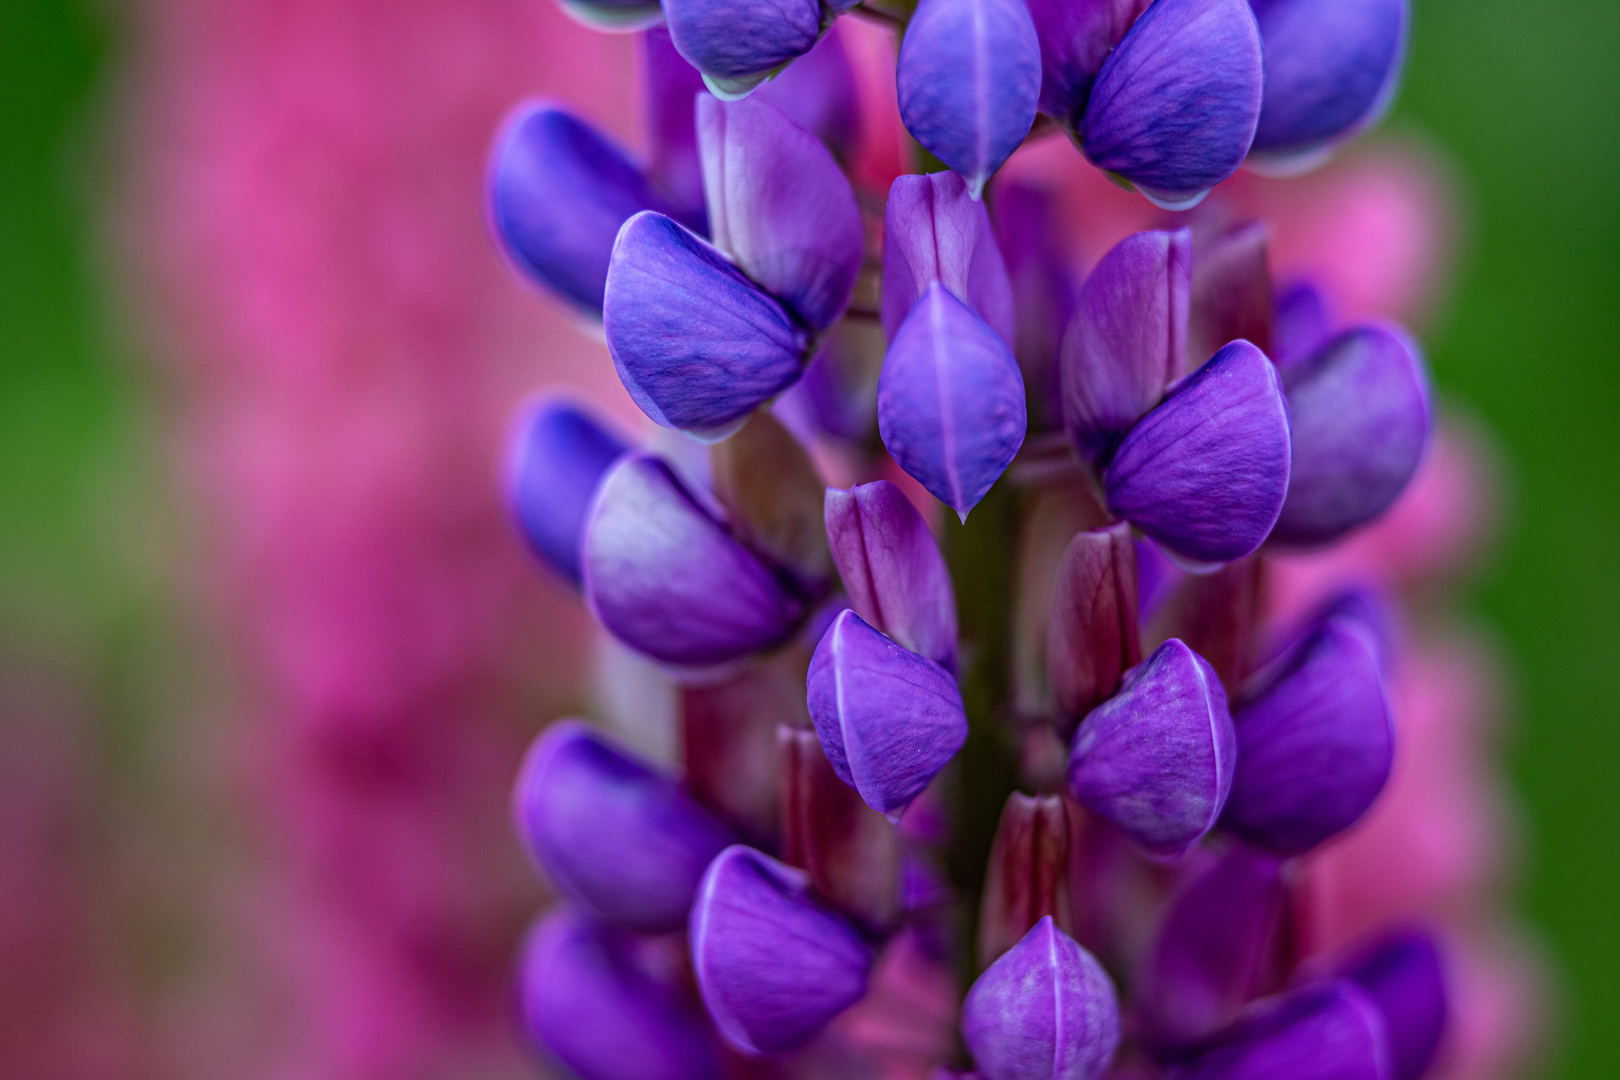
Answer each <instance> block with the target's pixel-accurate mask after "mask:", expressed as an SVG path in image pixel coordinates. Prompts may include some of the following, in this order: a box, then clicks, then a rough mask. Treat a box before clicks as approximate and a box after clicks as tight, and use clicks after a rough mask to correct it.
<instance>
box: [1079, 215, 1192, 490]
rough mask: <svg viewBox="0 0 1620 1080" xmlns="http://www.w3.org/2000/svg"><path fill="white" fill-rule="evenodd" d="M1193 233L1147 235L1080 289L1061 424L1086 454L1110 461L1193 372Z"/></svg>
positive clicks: (1128, 243)
mask: <svg viewBox="0 0 1620 1080" xmlns="http://www.w3.org/2000/svg"><path fill="white" fill-rule="evenodd" d="M1191 268H1192V234H1191V233H1190V232H1188V231H1187V230H1186V229H1178V230H1176V231H1175V232H1142V233H1137V234H1136V235H1135V236H1127V237H1126V238H1125V239H1124V240H1121V241H1120V242H1119V243H1118V244H1116V245H1114V247H1113V249H1112V250H1111V251H1109V252H1108V254H1107V255H1104V256H1103V258H1102V261H1101V262H1099V263H1098V264H1097V266H1096V268H1095V269H1093V270H1092V271H1091V276H1090V277H1088V278H1086V282H1085V284H1084V285H1082V286H1081V287H1080V296H1079V300H1078V301H1077V303H1076V305H1075V312H1074V318H1073V319H1072V320H1071V321H1070V322H1069V329H1068V331H1067V333H1065V335H1064V338H1063V352H1062V360H1061V369H1060V370H1061V372H1062V386H1063V423H1064V427H1065V429H1066V430H1067V431H1068V433H1069V439H1070V441H1072V442H1073V443H1074V446H1075V449H1076V450H1078V451H1079V452H1080V455H1081V456H1082V457H1084V458H1086V459H1088V460H1090V461H1094V462H1101V461H1106V460H1107V459H1108V457H1109V456H1110V455H1112V454H1113V452H1114V449H1115V448H1116V447H1117V446H1118V445H1119V442H1120V440H1121V439H1123V438H1124V437H1125V433H1126V432H1127V431H1129V430H1130V429H1131V427H1132V425H1134V424H1135V423H1136V422H1137V421H1138V420H1140V419H1141V418H1142V417H1144V416H1146V415H1147V414H1148V412H1149V410H1151V409H1152V408H1153V407H1154V406H1155V405H1157V404H1158V403H1159V400H1160V398H1162V397H1163V396H1164V391H1165V387H1167V386H1169V385H1170V384H1171V383H1172V382H1174V381H1175V380H1176V379H1179V378H1180V377H1181V375H1182V373H1183V372H1184V371H1185V370H1186V365H1187V305H1188V299H1189V290H1190V282H1191V273H1192V270H1191Z"/></svg>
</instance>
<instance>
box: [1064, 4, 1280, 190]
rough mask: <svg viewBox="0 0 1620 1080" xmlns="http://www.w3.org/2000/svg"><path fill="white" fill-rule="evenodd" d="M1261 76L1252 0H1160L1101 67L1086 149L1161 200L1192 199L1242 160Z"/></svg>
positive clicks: (1089, 112)
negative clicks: (1250, 8) (1250, 1)
mask: <svg viewBox="0 0 1620 1080" xmlns="http://www.w3.org/2000/svg"><path fill="white" fill-rule="evenodd" d="M1261 80H1262V76H1261V60H1260V32H1259V30H1258V28H1257V27H1256V26H1255V21H1254V13H1253V12H1252V11H1250V10H1249V4H1248V0H1158V2H1157V3H1155V4H1153V6H1151V7H1149V8H1148V9H1147V11H1146V12H1145V13H1144V14H1143V15H1142V17H1141V18H1140V19H1137V20H1136V24H1135V25H1134V26H1132V27H1131V29H1130V32H1129V33H1127V34H1126V35H1125V40H1124V41H1122V42H1120V44H1119V48H1117V49H1115V50H1114V51H1113V53H1112V54H1111V55H1110V56H1109V57H1108V59H1107V61H1105V62H1104V63H1103V66H1102V71H1101V72H1100V73H1099V74H1098V76H1097V82H1096V85H1095V86H1094V87H1093V88H1092V91H1091V101H1090V103H1089V104H1088V105H1087V106H1086V115H1085V124H1084V131H1085V138H1084V143H1083V145H1084V149H1085V152H1086V157H1088V158H1090V159H1091V161H1092V163H1093V164H1095V165H1096V166H1097V167H1098V168H1099V169H1106V170H1108V171H1109V172H1112V173H1118V174H1119V175H1121V176H1123V177H1125V178H1126V179H1128V180H1130V181H1131V182H1132V183H1133V184H1135V185H1137V187H1139V188H1141V189H1142V191H1143V193H1144V194H1146V195H1147V196H1148V197H1149V198H1151V199H1153V200H1154V201H1155V202H1157V203H1159V204H1160V205H1164V206H1167V207H1169V208H1172V209H1182V208H1185V207H1187V206H1190V205H1192V204H1193V203H1195V202H1197V201H1198V200H1199V199H1201V198H1202V197H1203V195H1204V193H1205V192H1207V191H1208V190H1209V189H1210V188H1212V187H1214V186H1215V185H1216V184H1218V183H1220V182H1221V181H1222V180H1225V179H1226V178H1227V177H1228V176H1231V175H1232V174H1233V173H1234V172H1236V171H1237V167H1238V166H1239V165H1241V164H1243V158H1244V155H1245V154H1247V153H1248V152H1249V144H1250V142H1252V141H1253V139H1254V129H1255V124H1256V122H1257V121H1258V120H1259V118H1260V91H1261Z"/></svg>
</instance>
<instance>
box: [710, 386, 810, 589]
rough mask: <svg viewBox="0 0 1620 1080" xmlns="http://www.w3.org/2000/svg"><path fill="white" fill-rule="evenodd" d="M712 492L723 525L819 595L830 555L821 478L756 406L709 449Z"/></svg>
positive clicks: (786, 433)
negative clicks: (727, 519)
mask: <svg viewBox="0 0 1620 1080" xmlns="http://www.w3.org/2000/svg"><path fill="white" fill-rule="evenodd" d="M709 460H710V463H711V466H712V483H713V485H714V494H715V498H717V499H719V500H720V502H721V503H722V504H723V505H724V506H725V507H726V509H727V510H728V511H729V512H730V516H731V530H732V532H733V533H734V534H736V536H737V537H738V539H740V540H742V541H743V542H744V543H746V544H747V545H748V546H749V547H751V548H753V549H754V550H755V551H758V552H761V553H762V554H764V555H765V556H767V557H768V558H770V559H771V560H772V561H773V562H775V563H776V564H777V565H778V566H782V567H786V568H787V569H788V570H790V571H792V572H793V576H794V578H795V579H796V580H797V581H798V583H799V585H801V586H802V587H803V589H804V591H805V592H807V593H808V594H810V595H811V596H824V595H825V594H826V592H827V590H828V588H829V586H830V584H831V579H832V555H831V553H830V552H829V551H828V550H827V532H826V529H825V528H824V527H823V526H822V490H823V488H822V483H821V477H820V476H819V475H818V474H817V473H816V467H815V464H814V463H813V462H811V460H810V455H809V454H807V453H805V450H804V447H803V446H801V445H799V441H798V440H797V439H795V438H794V437H793V434H792V432H790V431H788V429H787V428H785V427H783V426H782V425H781V423H780V422H779V421H777V419H776V418H775V417H773V416H772V415H771V414H770V413H769V412H767V411H765V410H763V409H761V410H758V411H756V412H755V413H754V414H753V415H752V416H750V417H749V418H748V422H747V423H745V424H744V425H743V426H742V427H741V428H740V429H738V431H737V433H736V434H735V435H733V436H731V438H729V439H726V440H725V441H723V442H718V443H715V444H714V445H713V446H712V447H710V448H709Z"/></svg>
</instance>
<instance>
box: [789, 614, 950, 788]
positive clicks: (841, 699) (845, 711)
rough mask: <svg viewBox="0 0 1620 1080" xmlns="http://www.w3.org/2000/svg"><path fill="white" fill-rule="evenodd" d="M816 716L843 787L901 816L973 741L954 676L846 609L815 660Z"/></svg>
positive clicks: (811, 700) (812, 693)
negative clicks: (966, 742) (885, 635)
mask: <svg viewBox="0 0 1620 1080" xmlns="http://www.w3.org/2000/svg"><path fill="white" fill-rule="evenodd" d="M808 704H809V707H810V718H811V719H812V720H813V721H815V725H816V734H818V735H820V736H821V745H822V748H823V749H824V750H826V752H827V760H829V761H831V762H832V766H833V769H834V770H836V771H837V773H838V775H839V777H840V778H841V779H842V780H843V781H844V783H846V784H849V785H850V786H851V787H853V788H855V790H857V791H859V792H860V793H861V798H863V799H865V800H866V804H867V805H868V806H870V807H871V808H872V809H874V810H878V811H881V812H882V813H885V814H888V815H889V816H890V817H891V818H896V819H897V818H898V817H899V815H900V813H901V812H902V811H904V810H905V808H906V806H907V805H908V804H910V802H911V800H912V799H914V798H916V797H917V795H918V794H919V793H920V792H921V791H922V789H923V788H925V787H927V786H928V782H929V781H930V780H932V779H933V778H934V776H935V774H937V773H938V772H939V770H940V769H943V768H944V767H945V763H946V762H948V761H950V760H951V758H952V757H953V756H955V754H956V752H957V750H959V749H961V747H962V743H963V742H964V741H965V740H966V739H967V714H966V713H965V712H964V711H963V708H962V694H961V692H960V691H959V690H957V688H956V680H955V679H953V678H952V677H951V674H950V672H948V671H946V670H945V669H944V668H942V667H940V666H939V665H938V664H936V663H935V662H934V661H932V660H930V659H928V658H927V657H924V656H919V655H917V654H916V653H914V652H912V651H910V650H909V649H904V648H901V647H900V646H899V645H896V644H895V643H894V642H892V641H890V640H889V639H888V638H886V637H884V636H883V635H882V634H880V633H878V632H877V631H876V630H874V629H872V628H871V627H870V626H868V625H867V624H866V622H865V621H863V620H862V619H861V617H860V616H859V615H857V614H855V613H854V612H853V611H849V610H845V611H842V612H839V614H838V617H837V618H836V619H834V620H833V623H832V625H831V626H829V627H828V628H827V632H826V633H825V634H824V635H822V638H821V643H820V644H818V645H817V646H816V652H815V656H814V657H812V658H811V661H810V674H809V695H808Z"/></svg>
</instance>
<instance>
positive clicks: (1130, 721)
mask: <svg viewBox="0 0 1620 1080" xmlns="http://www.w3.org/2000/svg"><path fill="white" fill-rule="evenodd" d="M1236 757H1237V747H1236V739H1235V737H1234V736H1233V733H1232V718H1231V715H1230V714H1229V713H1228V712H1227V708H1226V692H1225V691H1224V690H1223V689H1222V688H1221V683H1220V680H1219V679H1217V678H1216V677H1215V672H1214V670H1213V669H1212V668H1210V666H1209V664H1207V663H1205V661H1204V659H1203V657H1201V656H1199V655H1198V654H1197V653H1195V652H1193V651H1192V650H1191V649H1189V648H1187V646H1186V645H1183V644H1182V643H1181V642H1180V641H1177V640H1175V639H1174V638H1172V639H1171V640H1169V641H1167V642H1165V643H1164V644H1163V645H1160V646H1159V647H1158V649H1156V650H1155V651H1154V653H1153V655H1152V656H1149V657H1148V658H1147V659H1146V660H1144V661H1143V662H1142V663H1141V664H1138V665H1137V666H1136V667H1134V668H1132V669H1131V671H1130V672H1129V673H1128V674H1127V675H1126V677H1125V682H1124V685H1123V686H1121V687H1120V691H1119V693H1118V694H1116V695H1115V696H1114V697H1112V698H1110V699H1109V700H1108V701H1105V702H1104V703H1103V704H1101V705H1099V706H1098V707H1097V708H1096V709H1094V710H1092V712H1091V715H1089V716H1087V717H1086V719H1085V721H1084V722H1083V723H1081V725H1080V730H1079V731H1077V732H1075V736H1074V745H1073V747H1072V749H1071V750H1070V752H1069V790H1070V792H1072V793H1073V794H1074V797H1075V798H1076V799H1078V800H1079V801H1080V802H1081V803H1082V804H1083V805H1084V806H1085V807H1086V808H1087V809H1089V810H1091V811H1093V812H1094V813H1096V814H1097V815H1098V816H1100V817H1103V818H1105V819H1107V820H1108V821H1111V822H1113V823H1114V824H1115V825H1117V826H1119V827H1120V828H1121V829H1123V830H1124V831H1125V832H1126V833H1128V834H1130V836H1131V838H1132V839H1134V840H1135V841H1136V842H1137V843H1139V844H1141V845H1142V846H1143V847H1144V848H1146V849H1147V850H1148V851H1150V852H1152V853H1153V854H1154V855H1156V856H1159V857H1161V858H1177V857H1179V856H1180V855H1181V854H1182V853H1183V852H1185V851H1186V850H1187V849H1188V848H1190V847H1192V845H1194V844H1196V843H1197V842H1198V841H1199V840H1200V839H1201V838H1202V837H1203V835H1204V834H1205V833H1207V832H1208V831H1209V830H1210V828H1211V827H1212V826H1214V824H1215V821H1216V819H1217V818H1219V817H1220V815H1221V808H1222V807H1223V806H1225V805H1226V798H1227V793H1228V792H1229V791H1230V790H1231V787H1232V768H1233V764H1234V759H1236Z"/></svg>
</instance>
